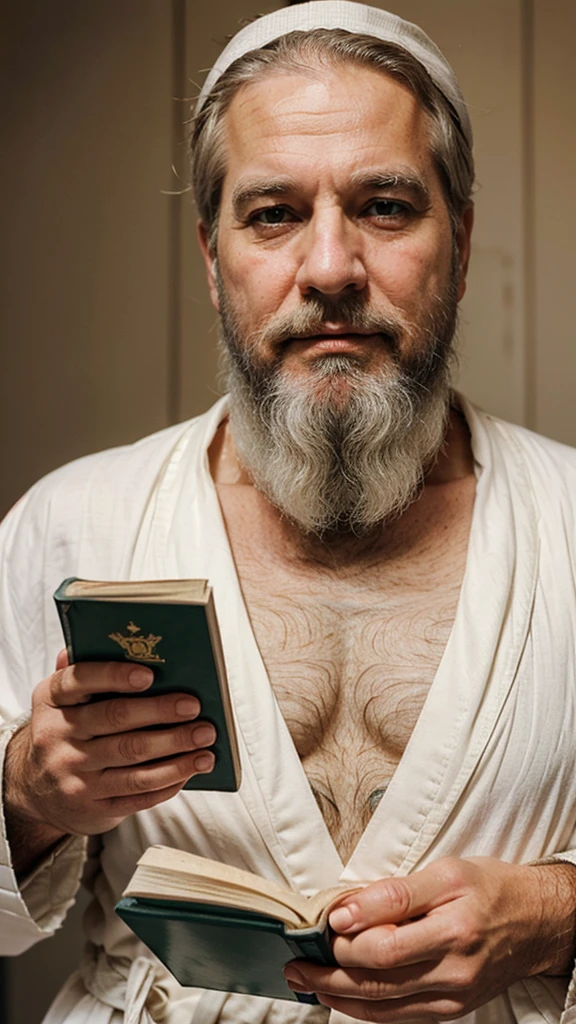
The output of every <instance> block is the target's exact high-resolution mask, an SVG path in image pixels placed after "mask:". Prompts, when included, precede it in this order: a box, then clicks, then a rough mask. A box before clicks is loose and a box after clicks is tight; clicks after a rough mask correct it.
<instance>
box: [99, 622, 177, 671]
mask: <svg viewBox="0 0 576 1024" xmlns="http://www.w3.org/2000/svg"><path fill="white" fill-rule="evenodd" d="M126 629H127V630H128V632H129V633H130V636H123V635H122V633H108V636H109V638H110V640H114V641H115V643H117V644H119V645H120V647H121V648H122V649H123V650H124V651H125V652H126V656H127V657H128V658H132V660H133V661H154V662H156V663H160V662H162V664H164V662H165V659H164V658H161V657H160V655H159V654H155V652H154V648H155V647H156V645H157V644H159V643H160V641H161V639H162V637H161V636H154V634H153V633H149V634H148V636H142V630H141V628H140V626H136V625H135V624H134V623H133V622H132V621H130V622H129V623H128V625H127V626H126ZM139 634H140V635H139Z"/></svg>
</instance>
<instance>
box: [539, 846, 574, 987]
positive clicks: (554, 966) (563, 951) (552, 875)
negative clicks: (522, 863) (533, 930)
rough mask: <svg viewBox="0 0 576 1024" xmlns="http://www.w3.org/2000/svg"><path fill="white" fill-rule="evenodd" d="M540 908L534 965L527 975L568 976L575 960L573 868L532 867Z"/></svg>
mask: <svg viewBox="0 0 576 1024" xmlns="http://www.w3.org/2000/svg"><path fill="white" fill-rule="evenodd" d="M529 870H530V871H531V872H532V873H533V880H534V882H535V884H536V887H537V891H538V896H539V901H538V902H539V906H540V934H539V937H538V939H537V942H538V951H537V953H536V961H537V964H536V966H535V968H534V970H532V971H531V974H551V975H570V974H572V971H573V969H574V960H575V957H576V867H575V866H574V865H573V864H571V863H567V862H564V861H556V862H554V863H553V864H532V865H529Z"/></svg>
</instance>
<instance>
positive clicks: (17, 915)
mask: <svg viewBox="0 0 576 1024" xmlns="http://www.w3.org/2000/svg"><path fill="white" fill-rule="evenodd" d="M48 520H49V500H48V496H47V495H46V493H45V490H44V489H43V488H42V487H38V486H37V487H36V488H34V489H33V490H32V491H31V492H29V494H28V495H26V497H25V498H23V499H22V500H21V501H20V502H19V503H18V505H17V506H15V508H14V509H13V510H12V512H11V513H9V515H8V516H7V518H6V519H5V520H4V522H3V523H2V525H1V526H0V771H1V772H2V774H3V768H4V759H5V754H6V748H7V746H8V743H9V741H10V739H11V737H12V735H13V734H14V732H15V731H16V730H17V729H18V728H20V727H21V726H22V725H23V724H24V722H25V721H26V720H27V717H28V715H29V710H30V700H31V694H32V690H33V689H34V686H35V685H36V684H37V683H38V682H39V681H40V680H41V679H42V678H44V677H45V676H46V674H47V672H48V671H50V668H49V665H50V664H54V650H53V647H54V643H59V644H60V646H62V644H61V641H59V638H58V637H57V632H56V630H55V629H54V623H51V620H50V617H49V616H48V617H47V615H46V611H47V604H46V599H45V594H44V571H45V562H46V554H45V550H44V543H45V540H46V537H47V536H48V535H49V532H50V531H49V522H48ZM48 607H49V606H48ZM48 623H51V625H50V628H47V625H48ZM56 626H57V623H56ZM2 791H3V790H2ZM0 814H1V818H0V955H2V956H12V955H16V954H19V953H22V952H24V951H25V950H26V949H28V948H29V947H30V946H32V945H34V943H36V942H38V941H39V940H40V939H43V938H46V937H47V936H49V935H52V934H53V933H54V931H55V930H56V929H57V928H58V927H59V926H60V925H61V924H62V921H63V920H64V917H65V915H66V913H67V911H68V909H69V907H70V906H71V905H72V903H73V902H74V896H75V893H76V891H77V889H78V887H79V884H80V876H81V873H82V869H83V865H84V860H85V845H86V841H85V840H84V838H72V837H71V838H68V839H65V840H63V841H62V842H61V843H60V844H58V846H57V847H55V848H54V849H52V850H51V852H50V853H49V854H48V855H47V856H46V857H45V858H44V859H43V860H42V861H41V862H40V863H39V864H38V865H37V866H36V867H35V869H34V871H33V872H31V873H30V875H29V876H28V877H27V878H26V879H25V880H24V881H23V882H21V884H20V885H19V884H18V881H17V879H16V875H15V873H14V870H13V865H12V857H11V851H10V847H9V843H8V837H7V832H6V820H5V815H4V811H3V808H2V810H1V811H0Z"/></svg>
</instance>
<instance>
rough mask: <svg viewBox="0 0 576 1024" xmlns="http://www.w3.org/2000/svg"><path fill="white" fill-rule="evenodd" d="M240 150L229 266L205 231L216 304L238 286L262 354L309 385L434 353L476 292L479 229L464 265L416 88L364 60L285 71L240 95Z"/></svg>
mask: <svg viewBox="0 0 576 1024" xmlns="http://www.w3.org/2000/svg"><path fill="white" fill-rule="evenodd" d="M226 152H227V173H226V176H225V180H224V184H223V192H222V204H221V213H220V222H219V228H218V240H217V252H216V256H217V268H216V266H215V262H214V260H213V259H212V258H211V257H210V256H209V255H208V253H207V251H206V245H205V240H204V239H203V237H202V232H201V241H203V242H204V244H203V248H204V252H205V257H206V261H207V267H208V275H209V282H210V287H211V296H212V301H213V303H214V305H215V306H216V308H218V309H220V308H221V305H222V297H223V293H224V294H225V296H226V307H227V309H226V311H225V312H226V313H227V315H228V316H230V315H233V318H234V323H235V329H236V336H237V338H238V337H240V339H241V343H243V344H245V345H247V346H249V347H250V349H251V358H252V360H253V361H254V363H255V364H256V365H260V366H261V367H262V368H264V367H265V366H273V365H275V366H278V365H280V364H281V365H282V368H283V372H284V373H287V374H290V375H291V376H292V377H293V378H294V379H296V378H298V379H300V380H301V382H302V384H303V385H304V382H305V380H306V378H307V375H308V376H309V371H310V369H311V368H313V367H314V365H317V364H318V362H319V361H326V360H330V358H331V357H334V356H337V355H338V356H348V357H352V358H354V359H355V360H356V361H357V362H358V363H359V364H360V365H362V366H363V367H364V368H365V369H366V370H368V371H370V369H371V368H374V369H376V368H382V367H383V366H386V365H389V364H390V362H391V356H392V355H393V356H394V359H395V361H396V363H399V364H400V365H402V364H405V365H407V366H409V365H410V363H411V362H413V361H418V360H419V359H421V358H422V357H423V356H424V355H425V352H424V351H423V350H424V349H425V348H426V347H427V346H429V345H430V325H431V323H432V324H434V323H435V320H437V319H438V317H440V315H441V312H442V304H443V303H444V302H445V300H446V298H447V296H448V295H449V297H450V301H451V303H452V305H453V304H454V300H455V299H457V298H460V297H461V295H462V294H463V291H464V277H465V268H466V263H467V258H468V245H469V237H468V236H469V232H468V226H467V224H464V225H462V227H461V228H460V231H459V233H458V239H457V241H458V262H457V265H456V266H455V263H454V259H453V257H454V246H453V235H452V228H451V224H450V219H449V215H448V210H447V207H446V203H445V199H444V196H443V192H442V187H441V183H440V179H439V175H438V172H437V170H436V168H435V166H434V163H433V160H432V157H431V154H430V151H429V140H428V124H427V120H426V116H425V113H424V111H423V110H422V108H421V106H420V103H419V101H418V100H417V99H416V97H415V96H414V95H413V94H412V93H411V92H410V91H409V90H408V89H407V88H405V87H403V86H402V85H400V84H399V83H398V82H397V81H395V80H393V79H392V78H389V77H388V76H385V75H383V74H380V73H376V72H373V71H370V70H365V69H360V68H358V67H354V68H352V67H343V68H339V69H338V70H329V69H323V70H322V71H319V72H317V73H316V74H313V75H308V74H303V75H296V74H290V75H288V74H274V75H272V74H271V75H269V76H268V77H266V78H265V79H264V80H262V81H260V82H258V83H255V84H253V85H250V86H246V87H244V88H243V89H241V90H240V91H239V93H238V94H237V96H236V97H235V98H234V100H233V102H232V104H231V107H230V109H229V111H228V114H227V119H226ZM314 299H319V300H320V301H321V307H318V305H317V304H313V303H312V300H314ZM311 306H313V307H314V312H313V313H312V314H311V315H308V313H307V310H309V309H310V308H311ZM319 309H321V312H320V315H319ZM359 309H360V310H361V311H362V313H361V315H356V316H354V315H353V311H354V310H359ZM302 314H304V315H303V317H302ZM304 386H305V385H304Z"/></svg>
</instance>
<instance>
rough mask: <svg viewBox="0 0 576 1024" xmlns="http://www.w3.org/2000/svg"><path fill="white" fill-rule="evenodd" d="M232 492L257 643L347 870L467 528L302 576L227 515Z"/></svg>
mask: <svg viewBox="0 0 576 1024" xmlns="http://www.w3.org/2000/svg"><path fill="white" fill-rule="evenodd" d="M224 491H226V488H225V489H224ZM232 491H233V489H228V493H224V494H223V495H221V502H222V507H223V511H224V515H225V519H226V525H227V529H228V533H229V537H230V541H231V545H232V550H233V553H234V557H235V560H236V565H237V569H238V573H239V578H240V582H241V586H242V589H243V593H244V598H245V601H246V604H247V608H248V612H249V615H250V618H251V622H252V626H253V629H254V634H255V637H256V641H257V643H258V646H259V648H260V652H261V655H262V658H263V661H264V664H265V666H266V669H267V672H268V675H269V678H270V682H271V685H272V687H273V689H274V692H275V695H276V699H277V701H278V704H279V707H280V710H281V712H282V714H283V716H284V719H285V721H286V724H287V726H288V729H289V731H290V734H291V736H292V739H293V741H294V745H295V747H296V750H297V752H298V755H299V757H300V759H301V762H302V765H303V768H304V771H305V772H306V775H307V777H308V780H309V782H310V785H311V787H312V790H313V792H314V795H315V797H316V800H317V802H318V805H319V807H320V809H321V811H322V814H323V816H324V819H325V821H326V824H327V826H328V829H329V831H330V833H331V835H332V838H333V840H334V842H335V844H336V846H337V849H338V851H339V853H340V855H341V857H342V859H343V860H344V862H346V861H347V860H348V859H349V857H350V855H351V854H352V852H353V850H354V848H355V846H356V844H357V842H358V839H359V838H360V836H361V834H362V832H363V831H364V829H365V828H366V825H367V823H368V821H369V819H370V816H371V814H372V813H373V812H374V810H375V808H376V806H377V805H378V802H379V800H380V798H381V797H382V795H383V793H384V792H385V790H386V788H387V786H388V784H389V782H390V779H391V778H392V775H393V774H394V771H395V769H396V767H397V766H398V763H399V761H400V759H401V757H402V755H403V753H404V750H405V748H406V745H407V743H408V741H409V739H410V737H411V735H412V732H413V729H414V726H415V725H416V722H417V720H418V717H419V715H420V712H421V710H422V707H423V704H424V702H425V700H426V697H427V694H428V690H429V688H430V685H431V683H432V681H433V679H434V676H435V674H436V671H437V669H438V666H439V664H440V661H441V658H442V655H443V653H444V650H445V647H446V644H447V642H448V638H449V635H450V631H451V628H452V625H453V622H454V617H455V613H456V607H457V603H458V597H459V592H460V586H461V581H462V575H463V571H464V564H465V557H466V546H467V537H468V525H469V524H468V522H467V521H466V522H462V523H460V525H459V526H458V528H457V529H453V530H452V531H450V532H447V531H446V530H445V529H444V530H442V544H441V545H440V546H438V545H436V544H434V543H432V544H426V545H425V546H424V549H423V550H421V551H420V552H419V555H418V557H408V558H407V557H405V555H401V556H400V557H393V558H383V557H381V555H380V554H379V552H376V553H374V554H373V555H372V556H371V557H370V558H368V559H363V560H361V564H360V565H353V566H350V565H345V566H344V567H342V566H339V567H337V568H334V567H327V566H326V565H321V566H320V565H311V564H310V563H309V562H308V563H306V564H303V563H302V561H299V560H297V559H296V560H295V559H293V558H291V557H279V552H278V548H277V546H276V544H275V542H274V538H273V537H271V536H269V532H268V531H267V530H265V529H264V531H263V527H264V525H265V524H263V523H262V522H261V521H260V522H259V521H258V519H259V517H258V515H251V516H249V517H247V516H246V515H245V514H241V512H242V511H243V512H244V513H246V511H247V510H246V508H244V509H243V510H242V509H241V508H240V507H237V504H236V503H237V501H238V500H239V499H240V495H238V494H233V493H232ZM242 500H243V501H245V500H248V501H249V502H250V501H251V498H250V496H248V495H243V496H242ZM241 504H242V501H241ZM256 511H257V509H256V506H254V507H252V508H251V512H252V513H255V512H256ZM248 523H252V526H251V527H249V526H247V524H248ZM268 525H270V524H268ZM272 549H274V550H272Z"/></svg>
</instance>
